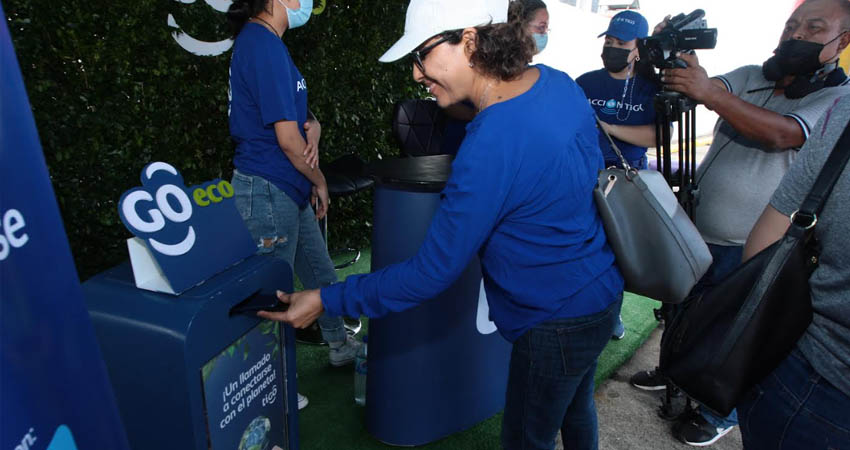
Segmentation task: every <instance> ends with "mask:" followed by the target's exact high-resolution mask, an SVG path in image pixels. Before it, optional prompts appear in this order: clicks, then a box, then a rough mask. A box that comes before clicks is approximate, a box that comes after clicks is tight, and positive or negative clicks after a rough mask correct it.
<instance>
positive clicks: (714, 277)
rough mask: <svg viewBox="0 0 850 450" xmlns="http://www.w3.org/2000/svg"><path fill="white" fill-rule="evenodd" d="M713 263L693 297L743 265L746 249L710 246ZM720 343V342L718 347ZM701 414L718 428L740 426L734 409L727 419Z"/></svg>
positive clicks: (732, 246)
mask: <svg viewBox="0 0 850 450" xmlns="http://www.w3.org/2000/svg"><path fill="white" fill-rule="evenodd" d="M708 250H709V251H710V252H711V257H712V258H713V261H712V263H711V266H709V268H708V271H707V272H706V273H705V275H703V276H702V278H700V280H699V281H698V282H697V284H696V286H694V288H693V289H691V295H695V294H699V293H701V292H703V291H705V290H708V289H711V288H713V287H714V286H717V285H718V284H719V283H720V282H721V281H723V279H724V278H726V276H727V275H729V274H730V273H731V272H732V271H733V270H735V268H737V267H738V265H740V264H741V258H742V256H743V252H744V247H742V246H737V245H731V246H726V245H715V244H708ZM719 344H720V343H719V342H718V345H719ZM700 414H701V415H702V417H703V418H704V419H705V420H706V422H708V423H710V424H712V425H714V426H715V427H717V428H729V427H731V426H734V425H737V424H738V412H737V411H735V410H734V409H733V410H732V412H731V413H729V415H728V416H726V417H720V416H718V415H716V414H714V413H712V412H711V411H709V410H708V409H706V408H700Z"/></svg>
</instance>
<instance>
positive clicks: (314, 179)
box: [274, 120, 329, 219]
mask: <svg viewBox="0 0 850 450" xmlns="http://www.w3.org/2000/svg"><path fill="white" fill-rule="evenodd" d="M274 133H275V136H277V143H278V145H280V148H281V149H282V150H283V154H284V155H286V157H287V158H289V162H291V163H292V165H293V166H294V167H295V170H297V171H299V172H301V173H302V174H303V175H304V176H305V177H307V179H308V180H310V182H311V183H313V185H314V186H316V196H317V197H318V199H319V205H317V208H316V217H318V218H320V219H321V218H322V217H324V215H325V214H326V213H327V210H328V200H329V199H328V184H327V181H325V175H324V174H323V173H322V171H321V169H319V168H318V167H316V168H312V167H310V165H309V164H307V160H305V159H304V149H305V148H306V147H307V142H306V141H304V138H303V137H302V136H301V132H300V131H299V130H298V123H297V122H295V121H291V120H288V121H280V122H275V124H274Z"/></svg>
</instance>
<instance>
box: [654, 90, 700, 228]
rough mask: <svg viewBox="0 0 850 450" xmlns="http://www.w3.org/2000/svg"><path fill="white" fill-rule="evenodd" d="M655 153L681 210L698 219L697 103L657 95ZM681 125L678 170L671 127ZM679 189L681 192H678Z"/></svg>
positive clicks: (671, 95) (665, 93) (667, 94)
mask: <svg viewBox="0 0 850 450" xmlns="http://www.w3.org/2000/svg"><path fill="white" fill-rule="evenodd" d="M655 114H656V120H655V131H656V133H655V143H656V146H655V151H656V153H655V154H656V159H657V161H658V171H659V172H661V174H662V175H663V176H664V179H665V180H667V183H668V184H669V185H670V187H671V188H672V189H673V192H674V193H676V198H677V199H678V200H679V204H681V205H682V209H684V210H685V212H686V213H687V214H688V217H690V218H691V220H694V219H695V213H696V211H695V209H696V202H697V194H698V188H697V186H696V180H695V177H696V170H697V163H696V151H697V142H696V141H697V132H696V116H697V111H696V102H695V101H693V100H691V99H690V98H688V97H686V96H684V95H682V94H679V93H678V92H671V91H662V92H659V93H658V94H657V95H656V96H655ZM673 122H675V123H676V124H677V125H678V126H677V128H678V134H679V142H678V149H677V150H678V158H677V163H678V164H677V165H678V169H677V170H676V171H675V172H674V171H673V168H672V162H673V161H672V159H673V158H672V148H671V147H672V145H671V142H670V141H671V139H672V136H671V134H672V133H671V131H670V124H671V123H673ZM677 188H678V189H677Z"/></svg>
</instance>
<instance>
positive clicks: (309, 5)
mask: <svg viewBox="0 0 850 450" xmlns="http://www.w3.org/2000/svg"><path fill="white" fill-rule="evenodd" d="M277 1H278V2H279V3H280V4H281V5H283V7H284V8H286V17H287V18H288V19H289V29H290V30H291V29H293V28H298V27H300V26H302V25H304V24H305V23H307V21H308V20H310V14H313V0H301V8H299V9H297V10H296V9H289V8H287V7H286V4H284V3H283V0H277Z"/></svg>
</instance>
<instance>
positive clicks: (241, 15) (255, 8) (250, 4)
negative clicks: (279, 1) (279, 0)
mask: <svg viewBox="0 0 850 450" xmlns="http://www.w3.org/2000/svg"><path fill="white" fill-rule="evenodd" d="M269 1H270V0H233V3H231V4H230V7H229V8H227V23H228V24H229V25H230V31H232V32H233V38H234V39H235V38H236V36H238V35H239V32H240V31H242V27H244V26H245V23H246V22H248V19H250V18H251V17H254V16H256V15H257V14H259V13H261V12H263V11H265V12H267V13H271V11H269V9H268V4H269Z"/></svg>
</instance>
